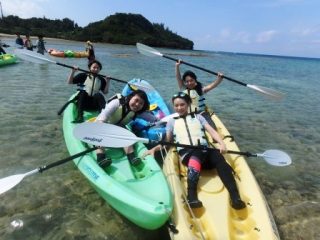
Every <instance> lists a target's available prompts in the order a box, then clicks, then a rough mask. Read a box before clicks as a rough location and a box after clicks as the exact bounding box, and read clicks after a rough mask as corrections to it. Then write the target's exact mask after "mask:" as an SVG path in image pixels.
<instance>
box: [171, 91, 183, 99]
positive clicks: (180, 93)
mask: <svg viewBox="0 0 320 240" xmlns="http://www.w3.org/2000/svg"><path fill="white" fill-rule="evenodd" d="M186 95H187V94H186V93H184V92H178V93H176V94H174V95H173V96H172V99H175V98H178V97H182V98H183V97H185V96H186Z"/></svg>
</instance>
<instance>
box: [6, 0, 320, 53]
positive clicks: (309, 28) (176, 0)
mask: <svg viewBox="0 0 320 240" xmlns="http://www.w3.org/2000/svg"><path fill="white" fill-rule="evenodd" d="M0 2H1V3H2V7H3V12H4V15H11V14H13V15H17V16H19V17H21V18H30V17H43V16H45V17H46V18H49V19H62V18H65V17H68V18H70V19H71V20H74V21H75V22H76V23H78V25H79V26H86V25H87V24H89V23H90V22H95V21H99V20H102V19H104V18H106V17H107V16H109V15H112V14H115V13H117V12H123V13H139V14H142V15H143V16H144V17H146V18H147V19H148V20H149V21H150V22H152V23H163V24H164V25H165V26H166V27H168V28H169V29H170V30H171V31H173V32H175V33H177V34H179V35H181V36H183V37H186V38H188V39H190V40H192V41H193V42H194V48H195V49H197V50H213V51H227V52H242V53H260V54H272V55H286V56H301V57H317V58H320V14H319V12H320V0H193V1H192V0H113V1H112V0H27V1H25V0H0Z"/></svg>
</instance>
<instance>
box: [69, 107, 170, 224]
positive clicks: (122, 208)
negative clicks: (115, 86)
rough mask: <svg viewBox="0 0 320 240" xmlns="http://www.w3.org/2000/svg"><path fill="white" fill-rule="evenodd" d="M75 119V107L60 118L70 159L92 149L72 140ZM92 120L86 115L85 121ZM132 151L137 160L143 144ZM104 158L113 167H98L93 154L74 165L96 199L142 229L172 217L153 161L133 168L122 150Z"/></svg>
mask: <svg viewBox="0 0 320 240" xmlns="http://www.w3.org/2000/svg"><path fill="white" fill-rule="evenodd" d="M75 116H76V106H75V104H73V103H71V104H69V106H68V107H67V108H66V110H65V112H64V116H63V132H64V138H65V142H66V145H67V148H68V151H69V153H70V155H73V154H76V153H78V152H81V151H83V150H85V149H87V148H88V147H91V146H88V145H87V144H85V143H82V142H81V141H79V140H77V139H75V137H74V136H73V128H74V127H75V124H73V123H71V121H73V120H74V119H75ZM94 116H96V114H94V113H89V112H85V119H90V118H92V117H94ZM134 149H135V154H136V156H142V154H143V152H144V151H146V148H145V146H144V145H143V144H142V143H137V144H135V146H134ZM106 155H107V157H109V158H111V159H112V165H111V166H109V167H107V168H106V169H102V168H101V167H99V165H98V164H97V161H96V154H95V153H94V152H91V153H88V154H86V155H84V156H82V157H79V158H77V159H75V160H74V163H75V165H76V166H77V167H78V169H79V170H80V172H81V173H82V174H83V175H84V176H85V177H86V178H87V179H88V181H89V182H90V184H91V185H92V186H93V188H94V189H95V190H96V191H97V192H98V193H99V195H100V196H101V197H102V198H103V199H105V200H106V202H108V203H109V204H110V205H111V206H112V207H113V208H114V209H116V210H117V211H118V212H119V213H121V214H122V215H123V216H125V217H126V218H127V219H129V220H130V221H132V222H133V223H135V224H136V225H138V226H140V227H142V228H145V229H157V228H159V227H161V226H162V225H163V224H164V223H165V222H166V221H167V219H168V218H169V216H170V214H171V211H172V206H173V200H172V194H171V192H170V189H169V186H168V184H167V182H166V179H165V176H164V174H163V172H162V170H161V168H160V167H159V165H158V164H157V162H156V161H155V159H154V158H153V157H151V156H147V157H146V158H144V159H143V161H142V163H141V164H139V165H138V166H136V167H133V166H131V165H130V164H129V161H128V159H127V157H126V155H125V153H124V151H123V149H106ZM154 189H157V191H154Z"/></svg>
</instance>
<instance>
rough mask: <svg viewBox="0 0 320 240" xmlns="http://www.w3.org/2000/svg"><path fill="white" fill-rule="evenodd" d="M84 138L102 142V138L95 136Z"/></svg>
mask: <svg viewBox="0 0 320 240" xmlns="http://www.w3.org/2000/svg"><path fill="white" fill-rule="evenodd" d="M83 140H87V141H90V142H102V140H103V139H102V138H95V137H84V138H83Z"/></svg>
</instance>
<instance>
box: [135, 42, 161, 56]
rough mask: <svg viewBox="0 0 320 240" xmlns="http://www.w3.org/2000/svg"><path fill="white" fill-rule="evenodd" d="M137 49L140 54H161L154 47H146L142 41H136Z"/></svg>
mask: <svg viewBox="0 0 320 240" xmlns="http://www.w3.org/2000/svg"><path fill="white" fill-rule="evenodd" d="M137 49H138V51H139V52H140V53H141V54H143V55H146V56H148V57H155V56H160V57H162V56H163V54H162V53H161V52H159V51H157V50H156V49H154V48H151V47H148V46H146V45H144V44H142V43H137Z"/></svg>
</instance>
